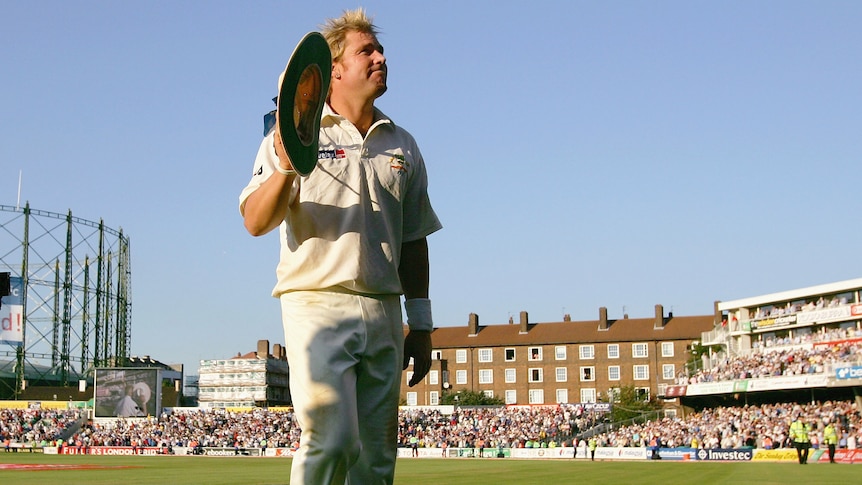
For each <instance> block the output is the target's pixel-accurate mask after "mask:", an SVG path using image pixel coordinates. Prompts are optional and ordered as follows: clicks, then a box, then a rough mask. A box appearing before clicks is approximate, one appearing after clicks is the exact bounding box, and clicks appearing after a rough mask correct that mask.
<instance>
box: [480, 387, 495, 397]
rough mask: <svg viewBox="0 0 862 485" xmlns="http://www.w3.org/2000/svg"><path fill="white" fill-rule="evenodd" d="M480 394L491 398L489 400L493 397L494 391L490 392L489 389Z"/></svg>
mask: <svg viewBox="0 0 862 485" xmlns="http://www.w3.org/2000/svg"><path fill="white" fill-rule="evenodd" d="M482 394H484V395H485V397H491V398H492V397H494V391H492V390H490V389H486V390H484V391H482Z"/></svg>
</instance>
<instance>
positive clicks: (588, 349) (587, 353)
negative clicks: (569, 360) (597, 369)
mask: <svg viewBox="0 0 862 485" xmlns="http://www.w3.org/2000/svg"><path fill="white" fill-rule="evenodd" d="M578 351H579V352H580V356H581V360H586V359H595V358H596V347H595V346H594V345H581V346H580V347H578Z"/></svg>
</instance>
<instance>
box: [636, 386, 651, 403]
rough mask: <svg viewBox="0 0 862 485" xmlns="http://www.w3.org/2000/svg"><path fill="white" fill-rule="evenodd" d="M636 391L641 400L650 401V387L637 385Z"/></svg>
mask: <svg viewBox="0 0 862 485" xmlns="http://www.w3.org/2000/svg"><path fill="white" fill-rule="evenodd" d="M635 393H636V394H637V396H638V399H639V400H641V401H649V387H636V388H635Z"/></svg>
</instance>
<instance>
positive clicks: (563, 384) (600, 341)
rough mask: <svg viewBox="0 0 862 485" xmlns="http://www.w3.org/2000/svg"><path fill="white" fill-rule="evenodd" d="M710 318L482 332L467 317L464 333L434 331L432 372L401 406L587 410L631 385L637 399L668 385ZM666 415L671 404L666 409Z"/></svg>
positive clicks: (660, 312) (405, 391) (405, 392)
mask: <svg viewBox="0 0 862 485" xmlns="http://www.w3.org/2000/svg"><path fill="white" fill-rule="evenodd" d="M715 322H716V316H715V315H703V316H674V315H673V314H672V313H669V314H667V315H665V314H664V309H663V307H662V305H656V307H655V316H654V317H652V318H628V316H625V317H624V318H622V319H619V320H609V319H608V316H607V309H606V308H604V307H602V308H600V309H599V319H598V320H591V321H580V322H573V321H571V320H570V318H568V317H566V318H564V320H563V321H562V322H551V323H531V322H530V321H529V317H528V314H527V312H521V313H520V319H519V322H518V323H517V324H516V323H515V322H514V321H510V322H509V324H502V325H489V326H481V325H480V324H479V316H478V315H476V314H471V315H470V317H469V322H468V324H467V327H466V328H465V327H440V328H435V329H434V332H433V334H432V339H433V352H432V359H433V360H432V365H431V371H430V372H429V373H428V376H426V377H425V379H424V380H423V382H421V383H419V384H417V385H416V386H415V387H413V388H410V387H407V384H406V383H407V382H408V381H409V380H410V376H411V375H412V367H409V368H408V371H407V372H405V375H404V385H403V386H402V391H401V397H402V399H403V400H404V401H406V403H407V405H415V406H431V405H436V404H438V403H439V399H440V397H441V396H442V395H443V393H445V392H458V391H459V390H469V391H473V392H483V393H485V394H487V395H489V396H498V397H500V398H503V399H504V400H505V402H506V404H518V405H523V404H555V403H586V402H597V401H601V400H603V399H607V398H608V396H611V395H613V393H614V392H615V391H616V390H618V389H619V388H620V387H622V386H627V385H633V386H634V387H635V388H636V389H637V390H638V391H639V392H640V393H642V394H643V395H644V397H648V396H658V395H659V394H660V391H661V390H663V389H664V387H665V386H669V385H673V384H674V383H675V382H676V379H677V376H678V374H679V373H681V372H684V371H685V366H686V363H687V362H688V361H689V360H690V348H691V345H692V343H693V342H694V341H697V340H699V339H700V337H701V334H702V332H706V331H709V330H712V329H713V328H714V326H715ZM666 404H667V406H666V407H667V409H668V410H669V411H670V412H671V413H673V410H674V409H675V408H678V407H679V403H678V401H677V400H672V401H668V402H667V403H666Z"/></svg>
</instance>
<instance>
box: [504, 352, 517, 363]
mask: <svg viewBox="0 0 862 485" xmlns="http://www.w3.org/2000/svg"><path fill="white" fill-rule="evenodd" d="M514 360H515V349H506V362H513V361H514Z"/></svg>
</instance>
